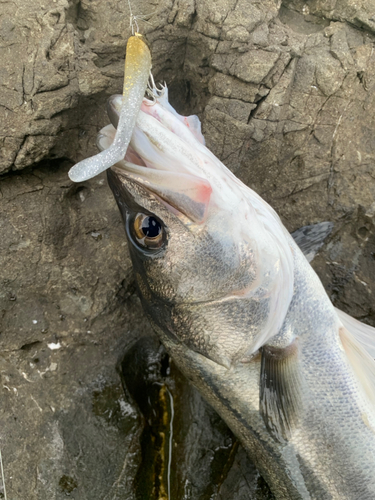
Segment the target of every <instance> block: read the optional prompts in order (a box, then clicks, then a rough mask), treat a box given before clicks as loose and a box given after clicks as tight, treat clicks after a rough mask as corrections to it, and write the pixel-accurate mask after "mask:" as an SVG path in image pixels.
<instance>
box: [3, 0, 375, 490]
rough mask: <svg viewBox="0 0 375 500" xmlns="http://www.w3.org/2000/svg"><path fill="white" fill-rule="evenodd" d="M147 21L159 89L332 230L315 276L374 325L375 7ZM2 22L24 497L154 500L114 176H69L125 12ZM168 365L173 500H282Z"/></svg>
mask: <svg viewBox="0 0 375 500" xmlns="http://www.w3.org/2000/svg"><path fill="white" fill-rule="evenodd" d="M133 10H134V13H135V14H138V15H139V14H146V15H148V16H147V19H148V22H147V23H144V22H143V21H139V24H140V29H141V31H142V32H143V33H145V34H146V36H147V38H148V40H149V42H150V44H151V47H152V54H153V73H154V76H155V79H156V80H160V81H166V82H167V84H168V86H169V89H170V98H171V102H172V104H174V105H175V107H176V109H177V110H178V111H179V112H181V113H185V114H191V113H197V114H198V115H199V116H200V117H201V119H202V124H203V132H204V135H205V137H206V141H207V145H208V147H209V148H210V149H211V150H212V151H213V152H214V153H215V154H216V155H217V156H218V157H219V158H220V159H221V160H223V161H224V163H225V164H226V165H227V166H228V167H229V168H230V169H231V170H232V171H233V172H235V174H236V175H237V176H238V177H239V178H240V179H241V180H243V181H244V182H245V183H247V184H248V185H249V186H250V187H252V188H253V189H255V190H256V191H257V192H258V193H259V194H260V195H261V196H263V197H264V198H265V199H266V200H267V201H268V202H269V203H270V204H271V205H272V206H273V207H274V208H275V209H276V210H277V211H278V213H279V214H280V216H281V217H282V220H283V221H284V223H285V225H286V226H287V228H288V229H289V230H290V231H294V230H295V229H297V228H299V227H301V226H304V225H307V224H312V223H316V222H320V221H324V220H327V221H331V222H333V223H334V229H333V232H332V234H331V236H330V237H329V239H328V241H327V243H326V245H325V246H324V247H323V249H322V250H321V252H320V254H319V255H318V256H317V257H316V258H315V259H314V261H313V263H312V264H313V266H314V268H315V269H316V271H317V272H318V274H319V276H320V277H321V279H322V281H323V283H324V285H325V287H326V290H327V292H328V294H329V296H330V297H331V299H332V300H333V302H334V304H335V305H336V306H338V307H339V308H342V309H344V310H345V311H346V312H348V313H349V314H352V315H353V316H355V317H357V318H359V319H361V320H363V321H365V322H367V323H369V324H372V325H375V306H374V298H373V297H374V290H375V203H374V200H375V140H374V137H375V121H374V118H373V116H374V115H373V108H374V97H375V65H374V62H375V53H374V50H373V49H374V41H375V22H374V18H375V9H374V5H373V2H371V1H370V0H367V1H366V0H364V1H362V2H357V3H353V2H351V1H349V0H342V1H340V2H338V1H337V2H335V1H332V0H329V1H328V0H313V1H311V2H308V4H306V3H305V2H302V1H299V0H285V1H283V2H274V1H273V0H272V1H271V0H265V1H263V2H252V1H251V2H249V1H248V0H219V1H213V0H199V2H194V0H174V1H173V2H172V1H170V0H160V1H156V2H150V1H148V0H142V1H139V2H137V4H135V3H134V7H133ZM0 12H1V15H0V61H1V68H0V84H1V93H0V144H1V150H0V172H1V173H2V174H3V176H2V177H0V213H1V218H0V224H1V236H2V237H1V240H0V257H1V264H0V269H1V272H0V280H1V281H0V282H1V289H0V345H1V352H2V354H1V356H0V379H1V385H0V390H1V391H2V398H1V404H0V419H1V420H0V421H1V424H2V431H1V434H0V449H1V451H2V458H3V463H4V470H5V483H6V488H7V495H8V497H9V498H12V499H13V500H21V499H22V500H25V499H27V500H34V499H35V500H36V499H38V500H42V499H48V500H51V499H59V498H65V497H66V496H67V495H69V496H70V497H71V498H76V499H79V500H83V499H86V498H87V499H89V498H90V499H91V498H98V499H103V500H104V499H106V498H107V499H117V498H118V499H120V498H121V499H127V498H129V499H133V498H134V499H135V498H141V495H142V494H143V493H142V491H141V490H140V489H139V487H137V484H138V485H139V484H140V482H139V477H144V478H147V480H148V481H149V487H150V488H151V489H150V491H151V492H153V493H152V494H156V493H155V492H156V490H157V488H156V486H155V477H154V479H152V477H153V476H152V474H151V472H150V469H147V467H146V469H145V468H144V467H145V465H144V464H145V461H144V460H143V461H142V449H143V448H142V443H144V442H145V441H144V440H145V439H147V432H149V436H152V432H151V431H150V429H149V430H148V431H147V425H146V424H145V422H146V418H145V417H144V416H143V417H142V412H141V411H140V408H141V406H142V405H141V404H140V402H139V401H137V399H136V397H135V394H132V393H131V391H130V389H129V387H130V386H131V384H132V380H131V379H129V378H127V377H126V376H125V375H124V374H125V373H127V371H126V368H124V360H128V362H129V363H130V361H129V360H130V358H129V357H127V356H128V355H129V352H133V351H131V349H135V347H134V346H135V345H138V344H136V341H137V339H139V338H140V337H142V338H143V337H146V338H149V337H151V336H152V333H151V331H150V328H149V326H148V325H147V322H146V321H145V319H144V317H143V314H142V310H141V308H140V305H139V303H138V300H137V298H136V297H135V295H134V288H133V281H132V275H131V266H130V260H129V257H128V255H127V250H126V244H125V238H124V235H123V229H122V224H121V221H120V216H119V214H118V213H117V208H116V206H115V203H114V201H113V200H112V197H111V194H110V191H109V189H108V188H107V186H106V181H105V177H104V176H102V177H98V178H95V179H92V180H90V181H88V182H85V183H82V184H79V185H72V183H71V182H70V181H69V179H68V177H67V171H68V169H69V167H70V166H71V165H72V164H73V163H75V162H77V161H78V160H80V159H82V158H84V157H87V156H89V155H91V154H94V153H95V152H96V147H95V138H96V134H97V131H98V130H99V129H100V128H101V127H102V126H103V125H104V124H106V123H107V122H108V120H107V118H106V116H105V111H104V109H105V101H106V99H107V98H108V96H109V95H111V94H113V93H118V92H120V91H121V88H122V79H123V62H124V52H125V46H126V41H127V38H128V36H129V35H130V29H129V12H128V8H127V5H126V2H117V1H114V0H108V1H106V2H102V1H100V0H70V1H67V0H44V1H43V2H42V1H41V0H35V1H33V2H26V1H21V0H16V1H15V2H11V3H10V2H7V1H5V0H0ZM145 342H146V344H147V342H148V341H147V340H145ZM154 342H156V341H154ZM147 345H148V344H147ZM160 349H161V348H160V347H159V346H158V344H157V343H156V344H154V345H153V347H152V348H150V349H149V351H150V352H153V353H154V354H153V355H150V356H151V358H152V356H154V358H153V359H154V361H155V359H156V361H155V362H151V361H150V363H149V364H147V363H148V362H146V361H145V363H146V364H145V365H144V366H151V367H152V366H158V367H159V368H160V367H162V365H163V363H162V361H161V358H160V356H161V354H160V352H161V351H160ZM141 350H142V349H141ZM149 351H147V352H149ZM158 353H159V354H158ZM157 356H159V358H158V357H157ZM155 363H156V365H155ZM171 367H172V368H171V373H170V374H167V373H164V372H163V369H162V368H160V369H159V368H158V369H159V371H160V370H161V371H160V373H161V374H159V375H158V377H159V378H156V379H155V380H154V382H158V383H159V384H162V385H163V384H166V387H168V388H169V390H170V392H171V394H172V395H173V397H175V398H176V402H177V401H179V403H178V404H179V406H177V407H176V418H177V415H179V416H180V420H179V421H180V424H179V425H177V427H176V428H180V429H181V436H183V435H185V438H184V439H183V438H182V437H181V436H180V437H179V435H178V433H177V431H176V433H175V435H174V440H175V441H174V442H175V443H178V446H177V449H178V450H179V451H176V452H174V453H172V462H171V467H172V474H171V483H170V487H171V488H172V490H171V491H172V492H173V495H172V497H175V498H186V499H189V498H202V499H204V498H216V499H217V500H219V499H221V498H226V499H230V498H235V499H237V500H238V499H240V498H254V499H255V498H257V499H264V498H267V497H268V496H269V495H270V493H269V492H267V487H266V486H265V485H262V484H261V479H259V477H258V476H257V473H256V471H254V469H253V468H252V465H251V464H250V463H249V462H248V461H247V459H246V457H245V456H244V454H243V451H242V450H241V448H240V447H238V444H236V441H235V439H234V438H233V436H232V435H231V434H230V432H229V431H228V430H227V429H226V428H225V427H224V426H223V424H222V423H221V422H220V421H219V420H218V418H217V417H216V416H215V415H214V414H213V412H212V410H211V409H210V408H209V407H207V405H206V404H205V403H204V401H203V400H202V399H201V398H200V396H199V395H198V394H197V393H196V392H195V391H194V390H193V389H192V388H190V387H189V386H187V385H186V382H184V381H183V380H182V379H181V376H180V375H179V374H178V372H176V370H175V369H173V364H172V365H171ZM146 372H147V370H146ZM162 372H163V373H162ZM155 376H156V375H155ZM145 377H146V375H145ZM145 380H146V379H145ZM133 382H134V380H133ZM146 385H147V384H146ZM128 386H129V387H128ZM174 391H175V392H174ZM158 394H159V396H158V398H159V401H160V398H161V396H160V391H159V393H158ZM165 394H166V393H164V396H163V397H164V400H165V401H166V399H165V398H167V396H166V395H165ZM179 394H180V395H181V394H186V398H181V396H179ZM183 399H184V400H185V402H183ZM156 404H159V403H156V402H155V405H156ZM176 404H177V403H176ZM188 407H189V408H190V409H188ZM160 411H161V410H160ZM194 415H199V416H200V422H201V423H199V422H198V423H197V419H194ZM183 417H184V418H183ZM203 423H207V425H206V428H208V427H209V428H210V429H211V430H210V433H208V434H207V435H206V434H205V433H204V432H203V430H202V429H203ZM145 425H146V426H145ZM194 426H195V427H194ZM183 429H185V431H186V432H185V434H184V432H183ZM142 432H143V434H142ZM144 432H146V434H144ZM142 436H143V437H142ZM145 436H146V437H145ZM186 436H187V437H186ZM198 437H199V439H200V443H201V444H200V446H201V447H200V448H199V450H200V451H199V453H200V455H199V453H198V452H197V450H196V449H194V446H193V445H195V443H196V442H197V440H198ZM150 439H151V438H150ZM160 449H161V448H160ZM215 449H219V450H222V451H220V453H219V455H220V456H219V457H218V456H216V455H215V452H214V450H215ZM194 450H195V451H194ZM228 450H229V451H231V453H229V452H228ZM159 451H160V450H159ZM173 457H174V458H173ZM177 457H178V460H177ZM202 457H205V459H204V460H203V459H202ZM143 459H144V457H143ZM174 460H175V462H174ZM141 463H142V464H143V465H142V466H141V467H140V464H141ZM177 463H178V464H180V465H177ZM181 464H182V465H181ZM215 464H216V465H215ZM146 465H147V461H146ZM142 467H143V468H142ZM218 470H220V471H221V472H220V474H219V473H218ZM198 471H199V474H198ZM202 471H203V472H202ZM204 472H205V473H206V474H205V473H204ZM142 474H143V476H142ZM140 475H141V476H140ZM154 476H155V475H154ZM0 477H1V475H0ZM137 478H138V479H137ZM245 478H246V479H245ZM249 478H252V480H251V481H249ZM137 481H138V482H137ZM153 481H154V482H153ZM1 482H2V481H1V479H0V484H1ZM150 485H151V486H150ZM152 485H154V486H152ZM3 486H4V485H1V487H2V488H3ZM159 486H160V485H159ZM167 489H168V488H167ZM1 491H2V490H1V489H0V492H1ZM158 491H159V494H160V495H162V494H164V495H167V496H168V491H167V492H165V490H163V491H164V493H163V491H162V490H160V488H159V490H158ZM176 495H177V496H176ZM231 495H232V496H231ZM0 496H1V493H0ZM167 496H166V497H165V498H167ZM150 498H151V497H150ZM160 498H164V497H163V496H160Z"/></svg>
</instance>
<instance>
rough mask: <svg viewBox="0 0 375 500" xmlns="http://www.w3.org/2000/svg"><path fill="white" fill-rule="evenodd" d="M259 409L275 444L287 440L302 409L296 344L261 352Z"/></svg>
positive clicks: (269, 347) (267, 348) (264, 348)
mask: <svg viewBox="0 0 375 500" xmlns="http://www.w3.org/2000/svg"><path fill="white" fill-rule="evenodd" d="M261 352H262V362H261V371H260V394H259V397H260V401H259V407H260V412H261V415H262V417H263V419H264V422H265V424H266V426H267V428H268V430H269V431H270V432H271V434H272V435H273V436H274V438H275V439H277V440H278V441H280V442H281V441H283V440H288V439H289V438H290V436H291V433H292V431H293V429H294V428H295V427H296V425H297V424H298V421H299V416H300V413H301V409H302V378H301V371H300V363H299V359H298V358H299V356H298V354H299V353H298V341H297V340H295V341H294V342H293V343H292V344H291V345H290V346H288V347H286V348H283V349H280V348H277V347H271V346H267V345H266V346H264V347H262V349H261Z"/></svg>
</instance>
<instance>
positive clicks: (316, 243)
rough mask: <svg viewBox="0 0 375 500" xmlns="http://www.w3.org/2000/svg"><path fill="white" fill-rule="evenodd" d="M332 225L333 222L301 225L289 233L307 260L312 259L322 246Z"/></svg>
mask: <svg viewBox="0 0 375 500" xmlns="http://www.w3.org/2000/svg"><path fill="white" fill-rule="evenodd" d="M333 226H334V224H333V222H319V223H318V224H311V225H310V226H304V227H301V228H299V229H297V230H296V231H294V233H292V234H291V236H292V238H293V239H294V241H295V242H296V244H297V245H298V246H299V248H300V250H301V251H302V253H303V255H304V256H305V257H306V259H307V260H308V261H309V262H311V261H312V260H313V259H314V257H315V255H316V254H317V253H318V251H319V250H320V248H321V247H322V246H323V243H324V241H325V240H326V238H327V237H328V236H329V235H330V234H331V232H332V229H333Z"/></svg>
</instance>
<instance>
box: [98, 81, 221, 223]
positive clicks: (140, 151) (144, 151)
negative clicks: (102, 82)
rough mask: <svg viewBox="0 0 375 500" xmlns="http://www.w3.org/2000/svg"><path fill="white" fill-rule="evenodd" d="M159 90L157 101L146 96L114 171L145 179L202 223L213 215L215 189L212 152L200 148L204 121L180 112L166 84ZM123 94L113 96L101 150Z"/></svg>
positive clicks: (115, 120)
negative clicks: (211, 174)
mask: <svg viewBox="0 0 375 500" xmlns="http://www.w3.org/2000/svg"><path fill="white" fill-rule="evenodd" d="M156 92H158V94H156V95H155V100H154V101H153V100H149V99H143V102H142V106H141V110H140V112H139V114H138V117H137V121H136V126H135V128H134V130H133V134H132V138H131V141H130V144H129V146H128V149H127V152H126V154H125V157H124V159H123V160H121V161H119V162H117V163H116V164H115V165H114V166H113V167H112V171H113V172H114V173H115V174H117V175H119V176H122V177H123V176H126V177H127V179H128V180H129V181H133V182H134V183H137V184H139V185H142V186H143V187H144V188H145V189H147V190H148V191H149V192H151V193H153V194H154V195H156V196H157V197H158V198H159V199H160V200H161V201H163V202H164V204H167V205H168V206H170V207H172V208H173V209H175V210H177V211H178V212H179V213H181V214H183V215H184V216H186V217H188V219H190V220H191V221H192V222H194V223H197V224H200V223H202V222H204V221H205V219H206V217H207V212H208V206H209V203H210V200H211V195H212V187H211V184H210V182H209V181H208V180H207V178H206V175H207V173H206V171H205V170H206V169H207V167H208V166H209V165H208V163H209V158H208V157H207V160H206V162H205V160H202V158H201V155H199V156H198V155H196V154H195V152H194V149H195V148H197V146H198V145H201V146H202V145H203V144H204V139H203V136H202V134H201V132H200V122H199V119H198V118H197V117H180V115H178V114H177V113H176V112H175V111H174V110H173V108H172V107H171V106H170V105H169V104H168V101H167V89H166V88H163V89H162V90H161V91H156V89H154V93H156ZM122 99H123V98H122V96H121V95H115V96H112V97H111V98H110V99H109V101H108V107H107V111H108V116H109V118H110V121H111V124H110V125H107V126H106V127H104V128H103V129H102V130H101V131H100V133H99V135H98V139H97V145H98V148H99V149H100V150H101V151H104V150H105V149H108V148H109V147H111V145H112V143H113V141H114V138H115V134H116V127H117V124H118V122H119V118H120V112H121V106H122ZM166 108H170V109H166ZM170 110H173V113H171V112H170Z"/></svg>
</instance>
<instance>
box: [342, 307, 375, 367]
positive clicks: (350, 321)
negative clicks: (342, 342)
mask: <svg viewBox="0 0 375 500" xmlns="http://www.w3.org/2000/svg"><path fill="white" fill-rule="evenodd" d="M335 309H336V312H337V314H338V316H339V318H340V321H341V323H342V324H343V325H344V326H345V328H346V329H347V330H349V332H350V333H351V334H352V335H353V337H354V338H355V339H356V341H357V342H359V344H361V346H362V347H363V348H364V349H365V350H366V351H367V352H368V353H369V354H370V356H371V357H372V358H373V359H375V328H374V327H372V326H370V325H365V324H364V323H361V322H360V321H358V320H357V319H354V318H352V316H349V314H346V313H344V312H343V311H340V309H337V308H335Z"/></svg>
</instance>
